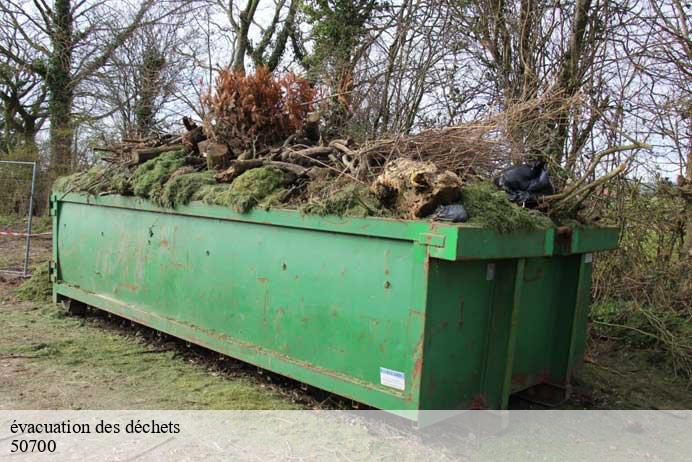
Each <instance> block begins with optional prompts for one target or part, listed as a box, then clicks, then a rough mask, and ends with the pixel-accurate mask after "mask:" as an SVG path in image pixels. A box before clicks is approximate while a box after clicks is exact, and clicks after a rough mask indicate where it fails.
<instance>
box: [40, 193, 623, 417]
mask: <svg viewBox="0 0 692 462" xmlns="http://www.w3.org/2000/svg"><path fill="white" fill-rule="evenodd" d="M51 213H52V215H53V233H54V235H53V238H54V239H53V243H54V244H53V246H54V247H53V260H54V264H53V266H52V278H53V282H54V286H53V287H54V298H55V301H59V300H64V299H66V300H73V301H76V302H80V303H84V304H87V305H90V306H93V307H96V308H99V309H102V310H105V311H108V312H111V313H114V314H116V315H119V316H122V317H124V318H128V319H131V320H133V321H135V322H137V323H140V324H143V325H146V326H149V327H152V328H154V329H157V330H160V331H163V332H166V333H168V334H171V335H173V336H176V337H179V338H181V339H185V340H186V341H189V342H191V343H194V344H198V345H202V346H204V347H207V348H209V349H212V350H215V351H218V352H220V353H223V354H226V355H229V356H232V357H234V358H238V359H241V360H243V361H246V362H248V363H252V364H255V365H257V366H259V367H262V368H265V369H268V370H271V371H274V372H276V373H278V374H281V375H284V376H287V377H291V378H293V379H296V380H298V381H301V382H304V383H307V384H310V385H313V386H315V387H318V388H321V389H324V390H327V391H330V392H333V393H336V394H338V395H341V396H344V397H348V398H351V399H353V400H355V401H358V402H361V403H365V404H367V405H369V406H373V407H375V408H380V409H386V410H390V411H392V412H400V413H401V411H407V412H405V413H404V414H405V415H406V416H407V417H412V416H413V417H412V418H414V419H415V418H417V417H416V416H417V415H418V414H417V413H416V412H415V411H419V410H428V409H435V410H437V409H445V410H456V409H470V408H489V409H502V408H505V407H506V406H507V402H508V397H509V395H510V394H512V393H515V392H521V391H524V393H530V392H531V391H532V390H543V391H540V392H539V393H535V394H534V395H533V396H535V397H536V398H537V399H546V396H547V395H550V394H552V392H553V391H555V390H558V391H560V390H563V391H564V390H567V389H568V386H569V382H570V377H571V375H572V373H573V370H574V369H575V368H576V367H578V366H579V365H580V362H581V360H582V356H583V352H584V343H585V331H586V322H587V312H588V307H589V292H590V285H591V268H592V264H591V263H592V259H593V254H592V252H595V251H599V250H606V249H612V248H615V247H616V246H617V232H616V230H614V229H607V228H600V229H599V228H574V229H568V228H559V229H548V230H545V231H533V232H518V233H512V234H497V233H495V232H493V231H489V230H486V229H480V228H476V227H471V226H468V225H457V224H442V223H434V222H426V221H403V220H392V219H381V218H364V219H355V218H338V217H333V216H326V217H318V216H302V215H301V214H300V213H299V212H296V211H292V210H271V211H264V210H254V211H251V212H249V213H245V214H240V213H235V212H233V211H231V210H230V209H227V208H224V207H217V206H209V205H205V204H201V203H192V204H190V205H188V206H183V207H180V208H178V209H175V210H172V209H165V208H160V207H157V206H155V205H153V204H152V203H151V202H148V201H146V200H143V199H138V198H130V197H122V196H103V197H93V196H86V195H81V194H76V193H70V194H60V195H53V196H52V206H51ZM545 390H549V392H546V391H545ZM410 411H414V412H410Z"/></svg>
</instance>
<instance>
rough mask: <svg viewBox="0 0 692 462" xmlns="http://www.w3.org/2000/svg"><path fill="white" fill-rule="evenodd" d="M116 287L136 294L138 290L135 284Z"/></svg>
mask: <svg viewBox="0 0 692 462" xmlns="http://www.w3.org/2000/svg"><path fill="white" fill-rule="evenodd" d="M118 287H122V288H123V289H127V290H129V291H130V292H132V293H137V291H138V290H139V286H138V285H135V284H119V285H118Z"/></svg>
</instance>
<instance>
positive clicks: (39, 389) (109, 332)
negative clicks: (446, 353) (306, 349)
mask: <svg viewBox="0 0 692 462" xmlns="http://www.w3.org/2000/svg"><path fill="white" fill-rule="evenodd" d="M0 329H2V332H3V335H2V337H0V358H8V357H16V358H26V359H28V361H26V362H25V364H24V367H26V368H27V370H26V371H23V373H21V374H13V373H12V371H7V370H6V371H7V372H8V374H10V375H8V378H9V379H10V383H9V384H7V381H6V380H3V381H1V382H0V395H4V396H6V398H5V399H7V396H8V395H9V397H10V399H11V400H12V402H13V406H12V407H14V408H49V409H50V408H69V409H294V408H297V407H299V406H298V405H296V404H295V403H294V402H292V400H291V399H289V398H287V397H285V396H281V395H280V393H278V392H277V391H276V390H274V389H272V388H270V387H269V386H267V385H265V384H261V383H258V382H257V380H253V379H251V378H248V377H243V376H240V377H233V378H232V379H230V380H229V377H228V376H227V375H225V374H224V373H221V372H220V371H215V370H210V369H209V367H207V366H205V365H204V363H203V362H200V361H196V360H195V359H194V358H191V357H184V356H181V354H180V353H179V352H177V351H175V349H173V350H171V351H168V349H167V348H155V347H153V346H152V345H151V343H148V342H145V341H144V339H143V338H142V337H141V334H137V332H138V331H136V330H134V329H133V330H132V334H133V335H123V334H122V333H118V332H113V328H112V326H111V327H110V329H109V325H108V324H107V323H105V321H104V320H101V319H99V318H91V319H90V318H87V319H81V318H72V317H67V316H65V314H64V312H63V310H62V309H61V308H59V307H57V306H55V305H50V304H44V305H40V306H39V307H38V308H34V307H29V306H21V307H19V308H15V309H11V310H8V309H6V308H3V309H2V316H0ZM48 384H51V385H50V386H48ZM53 387H57V388H59V389H60V390H61V391H60V394H59V396H55V395H54V394H52V393H50V391H48V392H47V390H46V389H47V388H48V389H51V388H53ZM1 401H2V400H1V399H0V407H6V406H3V403H2V402H1Z"/></svg>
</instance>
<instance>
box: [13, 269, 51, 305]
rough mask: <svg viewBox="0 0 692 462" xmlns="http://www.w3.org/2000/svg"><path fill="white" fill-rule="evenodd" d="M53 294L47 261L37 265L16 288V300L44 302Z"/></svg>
mask: <svg viewBox="0 0 692 462" xmlns="http://www.w3.org/2000/svg"><path fill="white" fill-rule="evenodd" d="M52 294H53V284H52V283H51V282H50V272H49V269H48V262H45V263H41V264H40V265H37V266H36V267H35V268H34V270H33V273H32V274H31V277H30V278H29V279H28V280H26V281H25V282H24V283H23V284H22V285H21V286H19V289H17V300H19V301H32V302H46V301H49V300H50V298H51V296H52Z"/></svg>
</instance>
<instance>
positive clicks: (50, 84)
mask: <svg viewBox="0 0 692 462" xmlns="http://www.w3.org/2000/svg"><path fill="white" fill-rule="evenodd" d="M53 14H54V19H53V24H52V26H53V29H52V31H51V32H52V33H51V45H52V49H51V51H50V57H49V62H48V69H47V72H46V87H47V89H48V112H49V115H50V160H51V170H52V171H53V173H54V174H55V175H56V176H58V175H62V174H65V173H67V172H69V171H70V169H71V168H72V160H73V159H72V136H73V124H72V101H73V99H74V89H73V88H72V83H71V78H70V77H71V67H72V37H73V34H72V26H73V18H72V12H71V5H70V0H56V1H55V10H54V13H53Z"/></svg>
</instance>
